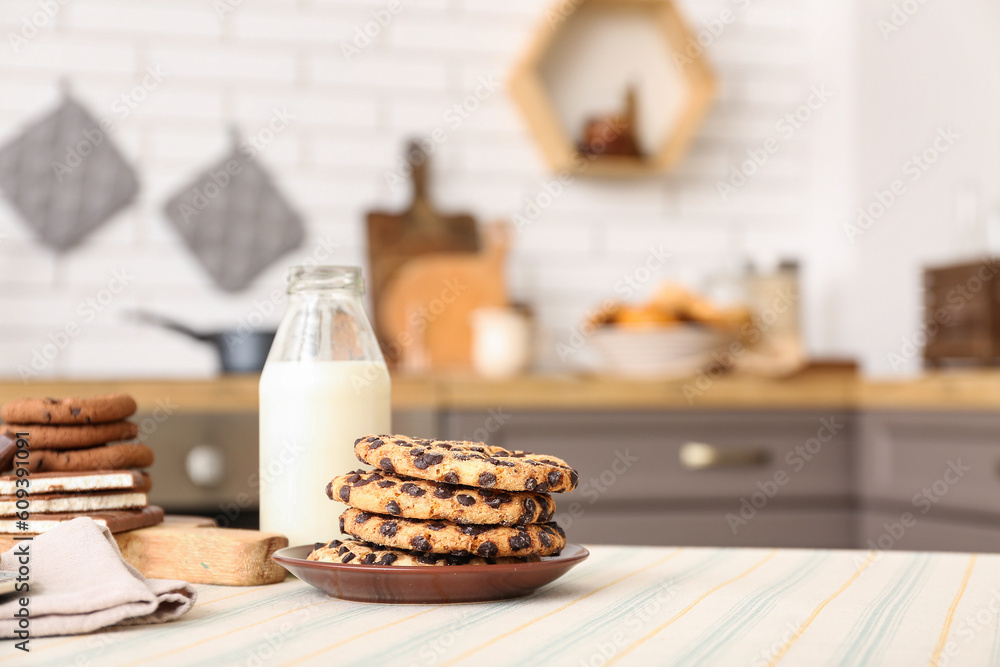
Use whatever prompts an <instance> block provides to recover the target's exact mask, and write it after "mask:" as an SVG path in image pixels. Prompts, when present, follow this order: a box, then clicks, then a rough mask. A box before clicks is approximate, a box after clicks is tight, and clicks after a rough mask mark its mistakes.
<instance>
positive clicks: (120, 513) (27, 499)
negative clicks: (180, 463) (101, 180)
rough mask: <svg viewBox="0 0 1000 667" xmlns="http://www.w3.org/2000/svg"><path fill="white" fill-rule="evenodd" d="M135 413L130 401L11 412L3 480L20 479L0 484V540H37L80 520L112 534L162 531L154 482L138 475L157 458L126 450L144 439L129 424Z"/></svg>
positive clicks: (38, 403) (45, 403)
mask: <svg viewBox="0 0 1000 667" xmlns="http://www.w3.org/2000/svg"><path fill="white" fill-rule="evenodd" d="M135 411H136V403H135V400H134V399H132V397H131V396H127V395H125V394H109V395H106V396H94V397H90V398H63V399H56V398H23V399H19V400H16V401H11V402H9V403H7V404H5V405H4V406H3V408H2V409H0V418H2V419H3V424H2V425H0V472H3V471H11V470H13V472H12V473H10V472H8V474H6V475H2V476H0V534H17V535H31V534H38V533H42V532H45V531H46V530H49V529H50V528H52V527H54V526H55V525H57V524H58V523H60V522H62V521H69V520H71V519H75V518H77V517H80V516H90V517H92V518H93V519H94V520H95V521H98V522H99V523H103V524H104V525H107V526H108V527H109V528H110V529H111V530H112V531H113V532H119V531H122V530H131V529H133V528H141V527H144V526H151V525H155V524H158V523H161V522H162V521H163V510H162V509H160V508H158V507H150V506H149V498H148V496H147V493H148V492H149V489H150V488H151V487H152V482H151V480H150V478H149V475H148V474H146V473H145V472H142V471H140V470H137V468H143V467H146V466H149V465H151V464H152V463H153V451H152V450H151V449H150V448H149V447H147V446H146V445H144V444H140V443H131V442H122V441H126V440H132V439H134V438H135V437H136V436H137V435H139V427H138V426H137V425H136V424H135V423H133V422H131V421H128V417H130V416H132V415H133V414H135ZM18 441H21V444H22V446H21V447H18V446H17V445H18ZM24 441H26V442H27V446H24V444H23V443H24ZM18 470H21V472H20V474H18Z"/></svg>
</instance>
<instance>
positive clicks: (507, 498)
mask: <svg viewBox="0 0 1000 667" xmlns="http://www.w3.org/2000/svg"><path fill="white" fill-rule="evenodd" d="M497 500H499V501H500V504H501V505H506V504H507V503H509V502H510V501H512V500H514V496H512V495H510V494H509V493H501V494H500V495H498V496H497Z"/></svg>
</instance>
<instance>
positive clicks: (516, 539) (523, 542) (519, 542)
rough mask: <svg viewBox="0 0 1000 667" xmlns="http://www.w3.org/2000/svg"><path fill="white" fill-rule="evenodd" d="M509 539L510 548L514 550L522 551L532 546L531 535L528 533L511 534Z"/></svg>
mask: <svg viewBox="0 0 1000 667" xmlns="http://www.w3.org/2000/svg"><path fill="white" fill-rule="evenodd" d="M507 541H508V542H509V543H510V548H511V549H513V550H514V551H521V550H522V549H527V548H528V547H530V546H531V536H530V535H528V533H518V534H517V535H513V536H511V538H510V539H509V540H507Z"/></svg>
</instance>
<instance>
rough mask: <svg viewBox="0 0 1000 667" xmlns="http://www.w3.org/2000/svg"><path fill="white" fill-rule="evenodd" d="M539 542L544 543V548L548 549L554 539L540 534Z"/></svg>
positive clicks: (545, 534)
mask: <svg viewBox="0 0 1000 667" xmlns="http://www.w3.org/2000/svg"><path fill="white" fill-rule="evenodd" d="M538 541H539V542H541V543H542V546H543V547H545V548H546V549H548V548H549V547H551V546H552V538H551V537H549V534H548V533H538Z"/></svg>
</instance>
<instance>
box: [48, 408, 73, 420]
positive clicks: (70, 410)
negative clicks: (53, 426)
mask: <svg viewBox="0 0 1000 667" xmlns="http://www.w3.org/2000/svg"><path fill="white" fill-rule="evenodd" d="M69 412H70V414H71V415H73V416H74V417H79V416H80V408H70V409H69ZM45 416H46V417H48V418H49V419H52V415H50V414H49V413H48V412H46V413H45Z"/></svg>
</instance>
